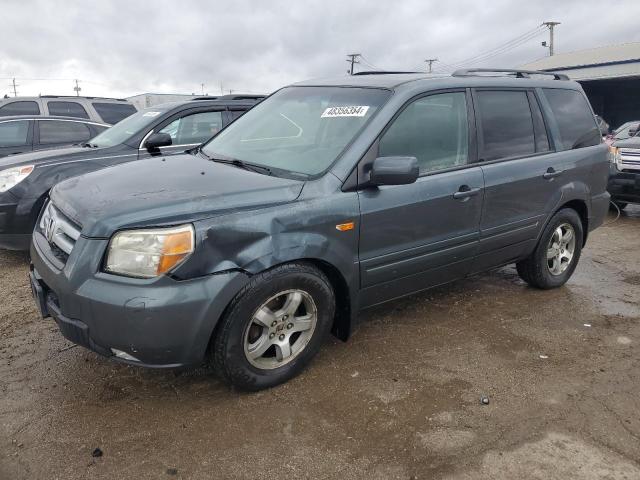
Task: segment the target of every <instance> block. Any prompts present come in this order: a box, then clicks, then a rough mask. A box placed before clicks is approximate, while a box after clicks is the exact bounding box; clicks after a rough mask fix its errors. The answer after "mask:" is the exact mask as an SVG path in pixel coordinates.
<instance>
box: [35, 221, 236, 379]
mask: <svg viewBox="0 0 640 480" xmlns="http://www.w3.org/2000/svg"><path fill="white" fill-rule="evenodd" d="M106 242H107V240H90V239H85V238H82V237H81V238H80V239H79V240H78V242H77V243H76V245H75V247H74V250H73V251H72V252H71V255H70V256H69V258H68V260H67V261H66V264H65V265H63V266H61V265H60V263H59V261H58V260H56V258H55V256H54V255H53V253H52V252H51V251H48V249H49V247H48V245H49V244H48V242H47V241H46V239H45V238H44V237H43V236H42V234H40V233H39V232H35V233H34V236H33V242H32V244H31V260H32V262H33V264H32V267H31V274H30V279H31V284H32V289H33V292H34V298H35V300H36V303H37V305H38V307H39V308H40V310H41V313H42V315H43V317H47V316H50V317H52V318H53V319H54V320H55V321H56V323H57V324H58V327H59V328H60V331H61V333H62V334H63V335H64V336H65V337H66V338H67V339H68V340H70V341H72V342H74V343H76V344H78V345H81V346H83V347H86V348H88V349H90V350H93V351H95V352H97V353H99V354H101V355H104V356H112V357H113V358H115V359H117V360H119V361H123V362H125V363H131V364H137V365H143V366H149V367H158V368H170V367H179V366H185V365H193V364H198V363H200V362H202V360H203V359H204V357H205V354H206V351H207V347H208V345H209V340H210V338H211V335H212V333H213V331H214V328H215V326H216V324H217V322H218V319H219V318H220V317H221V316H222V314H223V312H224V309H225V308H226V306H227V305H228V303H229V302H230V301H231V299H232V298H233V297H234V296H235V295H236V293H237V292H238V291H239V290H240V289H241V288H242V286H244V284H245V283H246V282H247V281H248V277H247V276H246V275H245V274H243V273H240V272H228V273H221V274H217V275H210V276H206V277H201V278H197V279H192V280H185V281H178V280H174V279H172V278H170V277H167V276H164V277H159V278H157V279H151V280H142V279H131V278H125V277H118V276H116V275H109V274H106V273H102V272H100V268H99V267H100V264H101V261H102V253H103V252H104V248H105V247H106ZM112 349H115V350H116V351H119V352H123V353H124V354H126V355H124V356H122V355H120V356H115V355H114V350H112Z"/></svg>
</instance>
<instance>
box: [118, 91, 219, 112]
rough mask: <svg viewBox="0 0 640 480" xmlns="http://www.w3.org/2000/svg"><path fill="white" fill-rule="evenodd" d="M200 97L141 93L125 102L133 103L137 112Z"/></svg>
mask: <svg viewBox="0 0 640 480" xmlns="http://www.w3.org/2000/svg"><path fill="white" fill-rule="evenodd" d="M200 97H202V95H182V94H179V93H141V94H140V95H134V96H132V97H128V98H127V100H129V101H130V102H131V103H133V104H134V105H135V106H136V107H137V108H138V110H141V109H143V108H148V107H153V106H154V105H160V104H161V103H169V102H186V101H189V100H192V99H194V98H200ZM210 98H215V97H210Z"/></svg>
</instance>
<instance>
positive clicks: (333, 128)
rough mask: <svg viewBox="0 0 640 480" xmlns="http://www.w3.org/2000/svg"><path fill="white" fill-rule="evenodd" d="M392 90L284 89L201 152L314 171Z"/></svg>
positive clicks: (331, 158)
mask: <svg viewBox="0 0 640 480" xmlns="http://www.w3.org/2000/svg"><path fill="white" fill-rule="evenodd" d="M390 94H391V93H390V92H389V91H388V90H382V89H374V88H351V87H349V88H346V87H289V88H285V89H282V90H280V91H279V92H277V93H275V94H274V95H272V96H271V97H269V98H268V99H266V100H265V101H264V102H262V103H260V104H258V105H257V106H255V107H254V108H252V109H251V110H249V111H248V112H247V113H245V114H244V115H243V116H241V117H240V118H239V119H238V120H236V121H235V122H234V123H232V124H231V125H230V126H229V127H228V128H226V129H225V130H223V131H222V132H221V133H219V134H218V135H217V136H216V137H214V138H213V139H212V140H211V141H210V142H209V143H207V144H206V145H205V146H204V147H203V149H202V150H203V152H204V154H205V155H207V156H209V157H212V158H227V159H234V160H241V161H243V162H246V163H253V164H256V165H260V166H265V167H268V168H270V169H275V170H284V171H287V172H295V173H301V174H304V175H316V174H318V173H321V172H323V171H325V170H326V169H327V168H329V167H330V166H331V164H332V163H333V162H334V161H335V160H336V158H338V156H339V155H340V154H341V153H342V151H343V150H344V149H345V147H346V146H347V145H348V144H349V143H350V142H351V141H352V140H353V139H354V138H355V136H356V135H357V134H358V133H359V132H360V130H361V129H362V127H363V126H364V125H365V124H366V123H367V121H368V120H369V119H370V118H371V117H372V116H373V115H375V113H376V112H377V111H378V110H379V109H380V107H381V106H382V105H383V103H384V102H385V101H386V99H387V98H388V97H389V95H390Z"/></svg>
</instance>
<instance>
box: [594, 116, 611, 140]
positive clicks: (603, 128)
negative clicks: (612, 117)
mask: <svg viewBox="0 0 640 480" xmlns="http://www.w3.org/2000/svg"><path fill="white" fill-rule="evenodd" d="M596 122H597V123H598V128H599V129H600V134H601V135H602V136H603V137H606V136H607V135H609V124H608V123H607V122H605V121H604V118H602V117H601V116H600V115H596Z"/></svg>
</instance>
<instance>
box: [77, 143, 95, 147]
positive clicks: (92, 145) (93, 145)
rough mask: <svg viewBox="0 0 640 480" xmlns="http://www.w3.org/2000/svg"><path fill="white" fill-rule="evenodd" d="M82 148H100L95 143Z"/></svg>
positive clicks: (84, 145)
mask: <svg viewBox="0 0 640 480" xmlns="http://www.w3.org/2000/svg"><path fill="white" fill-rule="evenodd" d="M80 146H81V147H82V148H98V145H96V144H95V143H83V144H81V145H80Z"/></svg>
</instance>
